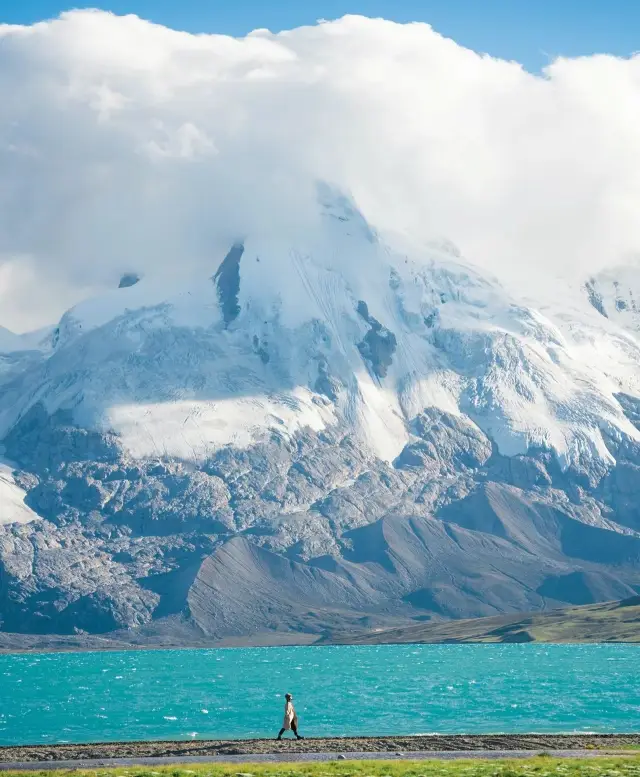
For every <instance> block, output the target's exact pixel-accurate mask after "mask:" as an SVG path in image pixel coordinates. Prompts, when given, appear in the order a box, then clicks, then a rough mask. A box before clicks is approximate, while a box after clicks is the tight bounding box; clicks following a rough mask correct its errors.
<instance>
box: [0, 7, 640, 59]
mask: <svg viewBox="0 0 640 777" xmlns="http://www.w3.org/2000/svg"><path fill="white" fill-rule="evenodd" d="M74 6H75V7H86V6H91V7H98V8H103V9H106V10H111V11H114V12H115V13H118V14H123V13H136V14H138V15H139V16H142V17H144V18H147V19H151V20H152V21H156V22H159V23H161V24H166V25H168V26H170V27H175V28H177V29H183V30H188V31H191V32H223V33H229V34H232V35H243V34H245V33H247V32H249V31H250V30H252V29H255V28H256V27H268V28H269V29H271V30H281V29H285V28H290V27H297V26H299V25H301V24H310V23H313V22H314V21H315V20H316V19H318V18H325V19H332V18H336V17H338V16H342V15H344V14H345V13H360V14H364V15H366V16H384V17H385V18H388V19H395V20H397V21H403V22H404V21H426V22H429V23H430V24H432V25H433V26H434V27H435V28H436V29H437V30H438V31H439V32H441V33H443V34H445V35H448V36H450V37H452V38H455V40H456V41H458V43H461V44H463V45H465V46H469V47H470V48H473V49H475V50H477V51H486V52H488V53H489V54H492V55H494V56H499V57H504V58H507V59H516V60H518V61H519V62H522V63H523V64H524V65H525V67H527V68H528V69H529V70H539V69H540V68H541V67H543V66H544V64H545V63H546V62H548V61H549V58H553V57H554V56H557V55H558V54H564V55H568V56H576V55H580V54H592V53H594V52H607V53H613V54H619V55H629V54H631V53H633V52H634V51H636V50H637V49H640V35H639V34H638V31H639V30H640V3H639V2H638V1H637V0H93V1H91V0H86V2H82V0H0V22H10V23H31V22H34V21H39V20H41V19H46V18H50V17H52V16H56V15H57V14H58V13H60V11H63V10H67V9H69V8H71V7H74Z"/></svg>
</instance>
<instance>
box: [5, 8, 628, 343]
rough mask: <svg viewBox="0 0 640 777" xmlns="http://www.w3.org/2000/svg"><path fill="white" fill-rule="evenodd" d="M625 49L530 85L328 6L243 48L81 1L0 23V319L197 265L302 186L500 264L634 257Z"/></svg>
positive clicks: (475, 58)
mask: <svg viewBox="0 0 640 777" xmlns="http://www.w3.org/2000/svg"><path fill="white" fill-rule="evenodd" d="M638 126H640V57H634V58H631V59H628V60H623V59H616V58H614V57H608V56H596V57H587V58H581V59H575V60H564V59H561V60H557V61H556V62H554V63H553V64H552V65H551V66H550V67H549V68H548V69H547V71H546V73H545V75H544V77H538V76H533V75H531V74H529V73H527V72H525V71H524V70H523V69H522V68H521V67H520V66H519V65H518V64H517V63H510V62H504V61H500V60H495V59H491V58H489V57H481V56H479V55H477V54H475V53H474V52H472V51H469V50H467V49H464V48H462V47H460V46H458V45H457V44H456V43H455V42H454V41H451V40H448V39H445V38H443V37H441V36H439V35H438V34H437V33H435V32H434V31H433V30H432V29H431V28H430V27H428V26H427V25H424V24H412V25H398V24H395V23H391V22H386V21H383V20H371V19H365V18H361V17H355V16H351V17H345V18H344V19H341V20H339V21H336V22H330V23H322V24H319V25H317V26H314V27H304V28H300V29H297V30H292V31H290V32H284V33H280V34H278V35H272V34H271V33H269V32H267V31H265V30H259V31H256V32H254V33H253V34H251V35H249V36H248V37H246V38H244V39H240V40H238V39H233V38H229V37H226V36H213V35H190V34H187V33H183V32H176V31H173V30H169V29H166V28H163V27H160V26H158V25H153V24H150V23H148V22H145V21H142V20H140V19H138V18H137V17H134V16H127V17H116V16H114V15H111V14H108V13H104V12H100V11H74V12H70V13H66V14H63V15H62V16H61V17H60V18H59V19H57V20H54V21H51V22H45V23H40V24H36V25H34V26H31V27H15V26H0V264H1V266H0V324H2V325H5V326H8V327H12V328H14V329H17V330H23V329H26V328H29V327H35V326H40V325H42V324H44V323H47V322H49V321H52V320H53V319H55V318H56V317H57V316H58V315H59V314H60V313H61V311H62V310H63V309H65V308H66V307H67V306H68V305H69V304H71V303H72V302H73V301H74V300H76V299H78V298H81V297H83V296H85V295H86V294H88V293H90V292H92V291H94V290H96V289H99V288H101V287H104V286H113V285H114V284H115V283H117V280H118V277H119V275H120V274H121V273H123V272H125V271H129V270H133V271H137V272H143V273H159V272H166V273H171V272H180V273H185V272H189V270H190V268H195V267H200V266H202V265H208V266H211V268H212V271H213V269H214V267H215V264H216V261H217V259H218V258H219V256H220V254H221V252H222V251H223V250H224V247H226V245H227V244H228V243H229V242H230V241H231V240H233V239H234V238H235V237H236V236H238V235H241V234H247V233H251V232H252V231H263V232H264V231H269V230H272V231H275V232H281V231H282V230H284V229H293V228H294V227H295V228H297V229H301V228H304V224H305V223H306V222H307V220H308V219H310V218H312V217H313V211H312V198H313V191H314V189H313V182H314V180H315V179H317V178H322V179H326V180H329V181H331V182H333V183H334V184H336V185H338V186H340V187H343V188H345V189H348V190H350V191H351V192H352V194H353V195H354V197H355V199H356V201H357V202H358V204H359V206H360V207H361V208H362V210H363V212H364V214H365V215H366V216H367V218H368V219H369V220H370V221H371V222H372V223H373V224H374V225H375V226H376V227H378V228H380V229H383V230H384V229H394V230H404V231H409V232H410V233H413V234H414V235H415V236H418V237H419V238H420V239H430V238H434V237H447V238H449V239H450V240H452V241H453V242H454V243H456V244H457V245H459V246H460V247H461V248H462V250H463V251H464V253H465V254H466V255H467V256H468V257H469V258H470V259H472V260H474V261H476V262H477V263H478V264H480V265H482V266H484V267H486V268H487V269H489V270H491V271H493V272H497V273H499V274H500V275H502V276H505V277H508V276H522V277H528V276H529V275H531V274H532V273H533V271H535V272H536V273H538V274H540V273H541V274H542V275H543V276H545V277H548V276H550V275H552V274H555V273H558V272H561V273H574V274H576V273H577V274H586V273H587V272H589V271H591V270H593V269H596V268H599V267H603V266H607V265H612V264H616V263H618V262H619V261H620V260H621V259H624V258H625V257H626V256H628V255H629V254H634V253H636V252H639V251H640V218H639V217H638V216H639V213H638V211H639V210H640V133H638V131H637V128H638Z"/></svg>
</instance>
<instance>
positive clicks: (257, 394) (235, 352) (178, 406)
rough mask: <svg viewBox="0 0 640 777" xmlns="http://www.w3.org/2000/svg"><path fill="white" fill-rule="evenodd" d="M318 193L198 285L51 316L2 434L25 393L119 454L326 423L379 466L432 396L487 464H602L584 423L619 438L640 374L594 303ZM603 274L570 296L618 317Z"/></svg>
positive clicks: (135, 288)
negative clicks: (314, 203) (515, 276)
mask: <svg viewBox="0 0 640 777" xmlns="http://www.w3.org/2000/svg"><path fill="white" fill-rule="evenodd" d="M317 196H318V208H319V211H318V212H319V217H320V218H319V221H318V222H317V225H316V227H315V228H313V229H309V230H308V231H307V232H306V233H305V234H304V235H300V234H296V235H295V236H293V237H291V238H290V237H289V236H287V235H286V234H283V235H281V236H279V238H278V239H277V240H276V239H273V237H272V236H270V237H269V238H268V239H265V238H261V237H260V235H255V236H254V235H248V236H246V238H245V239H244V241H243V242H241V243H240V242H238V243H236V244H235V245H233V246H231V247H230V249H229V250H228V252H227V253H226V255H223V256H221V257H219V259H218V262H217V266H216V262H213V263H212V268H211V272H209V274H208V275H207V276H205V277H184V278H183V279H182V286H180V285H179V284H178V285H176V284H174V283H172V284H170V285H167V283H166V280H164V279H163V278H161V277H158V278H154V277H145V278H144V279H143V280H141V281H139V282H137V283H135V284H132V285H126V284H125V287H124V288H118V289H114V290H112V291H110V292H107V293H105V294H104V295H102V296H101V297H99V298H97V299H93V300H89V301H86V302H84V303H81V304H79V305H77V306H76V307H75V308H73V309H72V310H70V311H69V312H68V313H67V314H65V315H64V316H63V317H62V319H61V321H60V324H59V326H58V327H57V328H56V330H55V331H54V333H53V335H52V344H53V346H54V350H53V352H52V354H51V355H49V356H46V357H43V360H42V361H40V362H38V363H35V364H31V365H30V368H29V369H28V370H27V371H26V372H25V373H24V374H23V375H21V377H20V378H19V380H18V384H19V385H20V390H19V391H15V390H14V391H13V393H11V392H9V399H7V398H5V400H4V402H3V405H2V408H1V416H0V417H2V418H3V419H4V420H3V424H4V429H5V430H7V429H8V428H10V426H11V424H12V423H14V422H15V420H16V419H17V418H18V417H20V416H21V415H23V414H24V412H25V411H26V410H27V409H28V406H29V405H30V404H33V402H35V401H41V402H43V403H44V405H45V406H46V408H47V409H48V411H49V412H54V411H55V410H58V409H61V408H68V409H72V410H73V412H74V413H75V415H76V418H77V419H78V421H79V422H81V423H82V424H85V425H87V426H89V427H93V428H96V429H100V430H110V431H113V432H115V433H117V434H118V435H120V437H121V440H122V444H123V445H124V446H125V448H127V449H128V450H129V451H130V453H131V455H134V456H138V457H140V456H142V457H144V456H157V455H169V456H176V457H179V458H187V459H188V458H195V459H201V458H203V457H206V456H207V455H208V454H210V453H211V451H213V450H216V449H217V448H219V447H220V446H223V445H234V446H240V447H242V446H246V445H248V444H250V443H251V442H254V441H256V440H258V439H260V438H261V436H262V435H264V434H265V433H267V432H269V430H271V431H275V432H277V433H279V434H284V435H291V434H293V433H295V431H296V430H298V429H300V428H302V427H304V426H309V427H311V428H313V429H314V430H316V431H317V430H320V429H322V428H324V427H325V426H327V425H329V426H331V425H334V424H338V425H339V426H342V427H347V428H349V429H351V430H352V431H353V433H354V435H356V437H358V438H359V439H360V440H361V442H362V444H363V445H365V446H366V447H367V448H368V449H370V450H371V451H373V452H375V454H376V455H378V456H379V457H380V458H383V459H385V460H388V461H392V460H393V459H395V458H396V457H397V456H398V455H399V454H400V452H401V451H402V449H403V447H404V446H405V445H406V444H407V443H409V442H410V441H411V439H412V434H411V431H410V429H411V420H412V419H413V418H415V417H416V416H417V415H418V414H419V413H420V412H422V410H423V409H424V408H425V407H436V408H439V409H440V410H444V411H446V412H448V413H453V414H455V415H460V416H466V417H467V418H468V419H469V420H470V421H471V422H472V423H474V424H476V425H477V426H478V427H479V428H481V429H482V430H483V431H484V432H485V433H486V434H487V435H488V436H489V437H490V438H491V439H493V441H494V442H495V444H496V446H497V448H498V450H500V452H501V453H503V454H505V455H515V454H519V453H525V452H526V451H527V450H528V449H529V448H531V447H536V448H543V449H550V450H552V451H555V453H556V455H557V456H558V458H559V460H560V462H561V464H562V466H563V467H567V466H574V467H578V468H580V467H583V466H587V465H588V464H585V462H587V463H588V462H589V461H592V460H598V461H602V462H606V461H609V460H610V459H611V455H612V454H611V453H610V452H609V450H608V448H607V445H606V442H605V438H604V437H603V434H605V435H608V434H612V433H613V432H614V430H615V432H616V433H618V434H622V435H626V436H628V437H629V438H630V439H636V438H637V437H638V432H637V430H636V428H635V426H634V425H633V424H632V423H631V422H630V421H629V420H628V419H627V417H626V416H625V414H624V412H623V410H622V408H621V407H620V405H619V403H618V401H617V400H616V398H615V395H616V394H617V393H618V392H627V393H630V394H633V393H634V391H637V383H638V380H639V379H640V358H639V357H640V353H639V351H638V346H637V343H636V341H635V339H634V337H633V336H632V335H631V334H630V332H629V329H628V327H627V328H626V329H625V328H624V322H622V323H621V325H618V324H617V323H616V322H614V320H613V317H612V316H611V317H606V318H605V317H604V315H603V311H602V310H600V309H599V306H598V305H596V306H594V305H593V299H591V300H590V301H591V304H589V303H588V302H586V301H585V302H584V305H583V307H582V308H581V309H580V311H579V314H578V313H577V312H572V311H573V308H571V307H569V308H568V309H563V308H559V307H556V308H554V307H552V306H551V307H550V306H549V305H548V304H546V303H545V304H544V305H542V306H541V308H540V309H536V308H535V307H531V304H530V302H527V303H526V304H525V302H523V301H522V300H518V299H517V298H515V297H514V296H513V295H512V294H510V293H509V292H508V291H507V290H506V289H505V288H503V287H502V286H501V285H500V283H499V282H498V281H497V280H496V279H495V278H493V277H491V276H486V275H483V274H482V273H481V272H480V271H479V270H478V269H476V268H474V267H472V266H471V265H470V264H468V263H467V262H465V261H464V260H463V259H462V258H460V257H459V256H456V255H455V252H454V251H452V250H451V248H450V247H448V246H446V245H444V246H440V247H426V248H415V247H412V246H411V245H409V244H408V243H406V241H403V240H400V239H398V241H397V244H396V243H395V242H394V238H393V237H391V238H388V237H387V236H385V238H384V239H383V238H381V237H380V236H379V235H378V234H377V233H376V232H375V230H374V229H373V228H372V227H371V226H370V225H369V224H368V223H367V222H366V220H365V219H364V218H363V217H362V215H361V214H360V212H359V210H358V208H357V207H356V205H355V203H354V202H353V200H352V199H351V198H350V197H348V196H345V195H343V194H341V193H340V192H339V191H337V190H335V189H333V188H331V187H329V186H328V185H326V184H319V185H318V189H317ZM620 277H621V278H622V277H623V275H620ZM607 284H609V285H608V286H607ZM616 284H619V282H618V281H613V280H611V281H609V280H607V279H606V278H600V279H598V280H597V282H596V281H593V283H592V285H591V286H590V287H588V288H587V292H586V294H585V292H584V291H583V292H581V293H582V294H583V298H584V299H585V300H586V299H587V297H588V295H589V294H591V295H592V296H593V295H597V294H602V295H603V299H604V297H605V296H606V295H607V294H609V297H610V296H611V294H612V293H615V294H618V296H617V297H615V300H623V302H624V304H623V302H620V301H618V302H614V304H613V307H612V311H614V312H615V313H616V315H618V317H624V316H627V317H628V316H629V315H632V314H633V311H634V308H633V305H634V303H633V301H626V298H623V296H621V295H622V292H621V291H620V286H619V285H616ZM627 286H628V283H627ZM625 288H626V286H625ZM589 289H591V291H589ZM598 289H602V291H598ZM607 290H608V291H607ZM612 290H613V291H612ZM629 294H631V292H629ZM614 296H615V295H614ZM609 297H607V301H606V305H607V307H611V304H610V300H609ZM603 304H605V303H604V302H603ZM576 310H578V309H577V308H576ZM625 321H626V319H625ZM594 348H595V349H596V352H597V353H598V354H599V358H598V359H593V353H594V350H593V349H594Z"/></svg>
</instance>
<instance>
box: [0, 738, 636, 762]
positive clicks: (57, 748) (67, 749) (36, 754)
mask: <svg viewBox="0 0 640 777" xmlns="http://www.w3.org/2000/svg"><path fill="white" fill-rule="evenodd" d="M630 745H636V746H639V747H640V733H639V734H597V735H596V734H593V735H592V734H553V735H546V734H490V735H482V734H474V735H469V736H467V735H461V734H456V735H451V736H447V735H437V736H435V735H434V736H405V737H345V738H341V737H340V738H331V739H329V738H327V739H304V740H302V741H296V740H293V739H286V740H284V741H282V742H276V741H275V740H274V739H249V740H246V739H245V740H237V741H222V740H201V741H191V740H190V741H188V742H175V741H172V742H108V743H106V742H105V743H96V744H86V745H34V746H18V747H0V763H3V762H4V763H7V762H12V763H15V762H28V761H40V762H45V761H75V760H88V759H111V758H154V757H155V758H167V757H203V756H212V757H218V756H247V757H250V756H252V755H271V754H273V755H286V756H291V755H294V754H299V755H302V754H311V753H389V754H390V755H392V754H396V753H400V752H412V753H418V752H438V751H439V752H442V751H460V750H465V751H473V750H486V751H498V750H499V751H516V750H518V751H522V750H532V751H541V750H544V751H547V750H591V749H598V750H617V749H621V748H627V747H629V746H630Z"/></svg>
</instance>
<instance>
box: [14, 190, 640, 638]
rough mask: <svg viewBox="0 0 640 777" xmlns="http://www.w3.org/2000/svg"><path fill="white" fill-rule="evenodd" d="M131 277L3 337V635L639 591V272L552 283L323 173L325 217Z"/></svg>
mask: <svg viewBox="0 0 640 777" xmlns="http://www.w3.org/2000/svg"><path fill="white" fill-rule="evenodd" d="M134 269H135V268H134ZM118 286H119V287H118V288H114V289H113V291H112V292H109V293H108V294H106V295H104V296H103V297H102V298H100V299H93V300H90V301H87V302H84V303H81V304H79V305H78V306H76V307H75V308H73V309H71V310H70V311H69V312H68V313H66V314H65V315H64V316H63V317H62V319H61V321H60V322H59V324H58V325H57V326H56V327H54V328H52V329H51V330H50V331H46V332H41V333H38V335H37V336H31V337H29V336H23V337H20V338H18V337H16V336H11V333H7V332H2V333H0V334H1V335H2V336H1V338H0V439H2V446H3V453H2V455H3V457H4V459H3V461H4V462H5V463H4V465H3V469H2V471H1V473H0V618H1V621H2V623H1V628H2V629H3V630H4V631H6V632H22V633H36V634H48V633H59V634H73V633H78V632H89V633H106V632H112V631H117V630H122V629H138V630H139V633H140V634H147V635H149V639H152V638H157V635H158V634H162V633H167V634H169V633H171V634H174V635H176V634H178V635H190V638H194V637H195V636H198V635H199V636H201V637H203V638H207V639H209V638H211V639H224V638H240V637H245V636H247V635H260V634H273V633H274V632H277V633H284V634H286V633H306V634H309V635H312V636H313V635H321V634H323V633H326V632H327V631H334V630H338V629H358V630H362V628H363V627H364V628H375V627H381V626H387V627H392V626H394V625H399V624H401V623H403V624H404V623H406V622H407V620H408V619H417V620H419V621H424V620H428V619H444V618H470V617H480V616H488V615H494V614H498V613H504V612H510V611H531V610H538V609H543V608H548V607H557V606H560V605H566V604H584V603H589V602H595V601H603V600H607V599H622V598H625V597H629V596H632V595H634V594H636V593H637V592H638V591H640V513H639V511H638V506H637V505H638V495H639V494H640V431H639V429H640V385H639V382H640V348H639V344H638V325H639V319H638V315H639V313H638V310H637V308H636V302H635V298H636V296H638V295H640V273H638V272H637V271H636V270H635V269H634V268H631V267H626V268H623V269H621V270H620V272H619V273H613V274H612V273H611V272H610V273H608V274H606V275H603V276H599V277H593V278H587V279H585V280H584V282H583V283H581V284H576V285H575V286H574V285H571V284H569V283H567V284H566V285H564V286H562V287H558V286H557V285H556V286H554V287H553V288H550V289H549V293H548V294H547V295H546V296H545V297H544V298H542V297H541V298H539V299H537V300H530V299H527V297H526V295H525V294H516V293H515V292H514V291H513V290H511V289H507V288H505V287H503V286H502V285H501V284H500V282H499V281H498V280H497V279H495V278H491V277H487V276H485V275H483V274H482V273H480V272H479V271H478V270H477V269H476V268H474V267H473V265H471V264H470V263H468V262H467V261H466V260H464V259H463V258H462V257H460V256H459V255H457V253H456V252H455V250H454V249H452V248H450V247H449V246H446V245H444V246H435V245H434V246H415V245H412V244H410V243H409V242H408V241H407V240H406V239H404V238H403V239H400V238H399V237H397V236H391V237H389V236H385V237H384V239H383V237H381V236H380V235H378V234H377V233H376V232H375V231H374V230H373V229H372V227H371V226H370V225H368V224H367V223H366V222H365V220H364V219H363V218H362V216H361V215H360V214H359V212H358V211H357V209H356V207H355V205H354V204H353V203H352V202H351V200H350V199H349V198H348V197H345V196H343V195H342V194H340V193H338V192H335V191H333V190H331V189H330V188H329V187H327V186H325V185H320V186H319V187H318V218H317V223H316V224H315V225H314V226H313V227H312V228H310V229H305V231H304V234H298V233H297V232H295V231H292V234H291V235H282V236H278V238H277V239H275V238H274V237H273V236H264V235H254V236H247V237H246V238H245V239H244V240H242V241H238V242H237V243H236V244H235V245H233V246H231V247H230V248H229V251H228V253H227V254H226V256H224V255H223V256H220V257H218V258H217V259H215V258H214V257H212V266H211V273H210V275H209V276H208V277H203V278H192V277H188V278H183V279H181V281H179V282H176V281H175V279H174V280H173V281H172V283H171V284H170V286H169V287H168V286H167V284H166V282H165V283H163V282H162V281H161V279H154V278H145V277H139V275H138V274H137V273H135V272H133V271H132V272H131V273H128V274H127V275H126V276H123V278H122V279H121V281H120V283H119V285H118ZM185 639H186V636H185Z"/></svg>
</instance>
